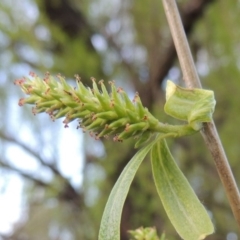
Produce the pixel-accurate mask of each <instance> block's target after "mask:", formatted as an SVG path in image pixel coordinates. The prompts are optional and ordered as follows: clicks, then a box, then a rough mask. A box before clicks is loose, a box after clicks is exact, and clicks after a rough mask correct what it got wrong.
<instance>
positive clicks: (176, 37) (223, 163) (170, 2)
mask: <svg viewBox="0 0 240 240" xmlns="http://www.w3.org/2000/svg"><path fill="white" fill-rule="evenodd" d="M163 5H164V9H165V13H166V16H167V19H168V23H169V26H170V30H171V33H172V37H173V41H174V44H175V47H176V51H177V54H178V58H179V62H180V65H181V68H182V72H183V80H184V81H185V84H186V85H187V87H188V88H201V82H200V80H199V78H198V74H197V71H196V69H195V65H194V62H193V58H192V54H191V52H190V48H189V45H188V41H187V38H186V34H185V32H184V29H183V25H182V21H181V18H180V15H179V11H178V8H177V5H176V2H175V0H163ZM201 134H202V136H203V139H204V141H205V143H206V145H207V147H208V149H209V151H210V152H211V154H212V156H213V159H214V162H215V165H216V168H217V171H218V174H219V176H220V179H221V181H222V184H223V186H224V189H225V191H226V194H227V197H228V200H229V203H230V206H231V208H232V212H233V215H234V217H235V219H236V221H237V223H238V226H239V227H240V195H239V191H238V187H237V185H236V182H235V179H234V177H233V174H232V171H231V168H230V166H229V163H228V159H227V157H226V154H225V152H224V149H223V146H222V143H221V140H220V138H219V136H218V132H217V130H216V127H215V124H214V122H213V121H212V122H210V123H205V124H204V127H203V130H202V131H201Z"/></svg>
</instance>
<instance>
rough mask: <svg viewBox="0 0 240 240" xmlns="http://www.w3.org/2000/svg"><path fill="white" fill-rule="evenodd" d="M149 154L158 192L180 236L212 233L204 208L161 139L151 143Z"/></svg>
mask: <svg viewBox="0 0 240 240" xmlns="http://www.w3.org/2000/svg"><path fill="white" fill-rule="evenodd" d="M151 158H152V171H153V176H154V181H155V185H156V188H157V191H158V194H159V196H160V198H161V201H162V204H163V206H164V208H165V211H166V212H167V215H168V217H169V219H170V221H171V222H172V224H173V226H174V227H175V229H176V231H177V232H178V234H179V235H180V236H181V238H183V239H185V240H198V239H204V238H205V237H206V236H207V235H209V234H211V233H213V231H214V228H213V224H212V222H211V220H210V218H209V216H208V214H207V211H206V210H205V208H204V206H203V205H202V204H201V203H200V201H199V199H198V198H197V196H196V194H195V193H194V191H193V189H192V188H191V186H190V184H189V183H188V181H187V179H186V178H185V177H184V175H183V173H182V172H181V170H180V169H179V168H178V166H177V165H176V163H175V161H174V159H173V157H172V155H171V153H170V151H169V149H168V147H167V143H166V141H165V140H164V139H162V140H160V141H159V142H158V143H157V144H155V145H154V146H153V148H152V151H151Z"/></svg>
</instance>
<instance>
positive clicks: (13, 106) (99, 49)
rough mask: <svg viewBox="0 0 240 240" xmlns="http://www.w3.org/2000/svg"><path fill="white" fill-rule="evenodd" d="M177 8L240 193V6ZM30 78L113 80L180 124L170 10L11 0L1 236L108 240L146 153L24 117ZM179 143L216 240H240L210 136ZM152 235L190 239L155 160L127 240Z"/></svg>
mask: <svg viewBox="0 0 240 240" xmlns="http://www.w3.org/2000/svg"><path fill="white" fill-rule="evenodd" d="M177 2H178V4H179V8H180V11H181V15H182V19H183V23H184V26H185V29H186V32H187V35H188V39H189V42H190V45H191V49H192V52H193V55H194V59H195V62H196V67H197V70H198V73H199V75H200V78H201V80H202V84H203V87H204V88H208V89H212V90H214V92H215V96H216V100H217V106H216V111H215V114H214V118H215V121H216V125H217V128H218V130H219V134H220V136H221V138H222V141H223V145H224V146H225V149H226V153H227V156H228V157H229V161H230V164H231V166H232V169H233V173H234V175H235V177H236V181H237V183H238V185H240V164H239V156H240V148H239V142H240V134H239V128H238V127H237V126H238V125H239V123H240V114H239V109H240V100H239V95H238V94H239V93H238V92H239V91H240V81H239V79H240V57H239V56H240V28H239V21H240V15H239V11H240V1H238V0H230V1H225V0H219V1H214V0H179V1H177ZM29 71H34V72H36V73H37V74H39V75H40V76H43V75H44V73H45V72H46V71H49V72H50V73H51V74H53V75H56V74H57V73H59V72H60V73H62V74H63V75H65V76H66V77H67V79H69V81H70V82H72V80H73V76H74V74H79V75H80V76H81V77H82V81H83V82H84V84H91V82H90V80H89V78H90V77H92V76H94V77H95V78H97V79H98V80H100V79H105V80H106V81H108V80H113V79H114V80H115V81H116V85H118V86H121V87H123V88H124V89H125V90H126V91H127V92H128V93H129V95H130V96H133V95H134V92H136V91H138V92H139V94H140V96H141V98H142V101H143V103H144V105H145V106H146V107H148V108H149V109H150V110H151V111H152V112H153V114H154V115H155V116H156V117H158V118H159V120H160V121H163V122H166V121H168V122H174V121H173V120H172V119H171V118H170V117H167V116H166V115H165V114H164V112H163V105H164V101H165V100H164V98H165V92H164V88H165V82H166V80H167V79H171V80H173V81H175V82H176V83H177V84H180V85H183V82H182V75H181V70H180V69H179V64H178V60H177V57H176V53H175V49H174V46H173V43H172V40H171V36H170V32H169V28H168V25H167V22H166V18H165V14H164V12H163V7H162V3H161V1H160V0H152V1H129V0H111V1H110V0H101V1H99V0H22V1H14V0H1V1H0V103H1V104H0V110H1V111H0V151H1V154H0V156H1V157H0V174H1V176H0V196H1V198H0V201H1V202H2V203H0V205H2V206H0V210H1V213H0V215H1V225H2V229H1V235H0V236H1V237H0V238H2V239H12V240H17V239H19V240H20V239H21V240H23V239H24V240H25V239H26V240H27V239H31V240H38V239H39V240H40V239H41V240H42V239H49V240H52V239H54V240H55V239H63V240H68V239H69V240H72V239H84V240H93V239H97V233H98V228H99V224H100V219H101V215H102V213H103V210H104V206H105V204H106V201H107V197H108V195H109V193H110V190H111V188H112V187H113V185H114V183H115V181H116V180H117V178H118V176H119V174H120V172H121V171H122V169H123V168H124V166H125V165H126V163H127V162H128V161H129V159H130V158H131V157H132V156H133V154H134V153H135V150H134V149H133V141H126V142H123V143H113V142H112V141H111V140H101V141H95V140H94V139H92V138H91V137H90V136H88V134H82V132H81V131H79V130H76V129H75V127H76V125H77V124H76V123H75V125H74V123H72V124H71V125H70V128H69V129H64V128H63V124H62V123H61V121H57V122H54V123H52V122H51V121H50V119H49V118H48V116H46V115H44V114H42V115H39V116H37V117H33V116H32V114H31V109H30V108H28V107H23V108H21V109H20V108H19V107H18V105H17V102H18V99H19V98H20V97H23V94H22V93H21V92H20V91H19V89H18V88H16V87H14V85H13V81H14V79H16V78H21V77H22V76H26V75H28V72H29ZM73 84H74V83H73ZM170 144H171V149H172V151H173V154H174V156H175V158H176V160H177V162H178V164H179V166H180V167H181V169H182V171H183V172H184V173H185V174H186V176H187V178H188V180H189V181H190V183H191V185H192V186H193V188H194V190H195V191H196V193H197V195H198V196H199V198H200V200H201V201H202V202H203V203H204V205H205V207H206V208H207V209H208V211H209V214H210V215H211V217H212V220H213V222H214V225H215V229H216V232H215V233H214V234H213V235H212V236H209V237H208V238H207V239H209V240H223V239H227V240H236V239H238V237H237V235H238V230H237V225H236V223H235V221H234V218H233V215H232V213H231V210H230V207H229V204H228V202H227V199H226V196H225V193H224V191H223V188H222V186H221V182H220V180H219V177H218V175H217V172H216V170H215V167H214V163H213V160H212V158H211V156H210V154H209V153H208V151H207V150H206V147H205V145H204V143H203V140H202V138H201V136H200V134H196V135H194V136H191V137H184V138H181V139H176V140H174V141H172V142H170ZM10 192H11V194H10ZM12 219H14V224H13V223H12V221H13V220H12ZM4 224H5V225H6V227H5V228H4V226H5V225H4ZM141 226H144V227H146V226H155V227H156V228H157V230H158V232H159V233H161V232H165V233H166V236H167V239H169V240H172V239H179V237H178V236H177V234H176V232H175V230H174V228H173V227H172V225H171V223H170V222H169V220H168V219H167V217H166V214H165V213H164V210H163V207H162V206H161V203H160V200H159V198H158V196H157V194H156V190H155V187H154V185H153V179H152V176H151V168H150V163H149V161H148V159H146V160H145V161H144V163H143V165H142V166H141V167H140V169H139V171H138V173H137V176H136V178H135V180H134V182H133V184H132V186H131V190H130V193H129V196H128V198H127V200H126V204H125V207H124V211H123V215H122V224H121V233H122V235H121V239H122V240H126V239H128V235H127V230H129V229H135V228H138V227H141Z"/></svg>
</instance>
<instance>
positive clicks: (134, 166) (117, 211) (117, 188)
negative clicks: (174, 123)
mask: <svg viewBox="0 0 240 240" xmlns="http://www.w3.org/2000/svg"><path fill="white" fill-rule="evenodd" d="M168 136H171V134H165V135H161V136H160V138H163V137H168ZM158 139H159V138H158ZM158 139H156V140H154V141H153V142H151V143H149V144H148V145H147V146H145V147H144V148H142V149H140V150H139V151H138V152H137V153H136V154H135V155H134V157H133V158H132V159H131V160H130V161H129V163H128V164H127V165H126V167H125V168H124V170H123V172H122V173H121V175H120V177H119V178H118V180H117V182H116V184H115V185H114V187H113V189H112V191H111V194H110V196H109V198H108V201H107V204H106V207H105V210H104V213H103V217H102V221H101V226H100V231H99V236H98V239H99V240H120V222H121V215H122V209H123V204H124V202H125V199H126V197H127V194H128V191H129V188H130V185H131V183H132V181H133V178H134V176H135V174H136V172H137V170H138V168H139V166H140V164H141V163H142V161H143V159H144V158H145V156H146V155H147V153H148V152H149V151H150V150H151V148H152V147H153V145H154V144H155V143H156V142H157V141H158Z"/></svg>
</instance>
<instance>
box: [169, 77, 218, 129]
mask: <svg viewBox="0 0 240 240" xmlns="http://www.w3.org/2000/svg"><path fill="white" fill-rule="evenodd" d="M215 104H216V101H215V99H214V92H213V91H210V90H205V89H196V88H194V89H187V88H182V87H179V86H177V85H175V84H174V83H173V82H171V81H167V88H166V104H165V106H164V111H165V112H166V113H167V114H168V115H170V116H172V117H174V118H177V119H180V120H183V121H188V123H189V124H190V125H191V126H192V128H193V129H195V130H200V128H201V126H202V124H201V123H202V122H210V121H211V120H212V114H213V112H214V108H215Z"/></svg>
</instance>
